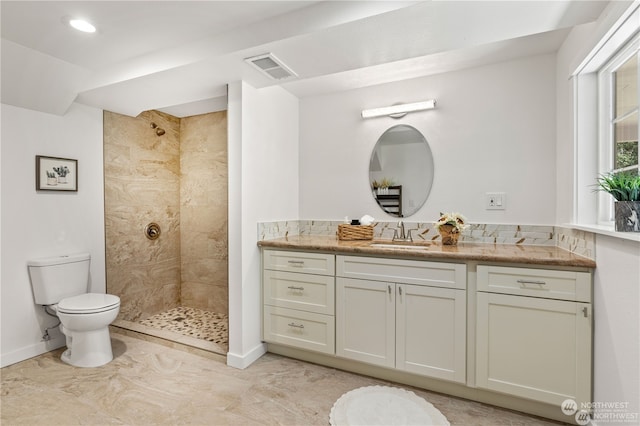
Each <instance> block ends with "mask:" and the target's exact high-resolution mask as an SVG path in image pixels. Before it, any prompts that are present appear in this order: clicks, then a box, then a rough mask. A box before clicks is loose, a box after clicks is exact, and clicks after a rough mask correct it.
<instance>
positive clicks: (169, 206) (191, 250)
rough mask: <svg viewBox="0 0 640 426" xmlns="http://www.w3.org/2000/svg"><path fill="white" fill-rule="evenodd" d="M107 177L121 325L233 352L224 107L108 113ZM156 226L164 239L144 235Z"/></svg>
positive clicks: (112, 272)
mask: <svg viewBox="0 0 640 426" xmlns="http://www.w3.org/2000/svg"><path fill="white" fill-rule="evenodd" d="M104 182H105V237H106V269H107V292H108V293H111V294H115V295H117V296H119V297H120V299H121V308H120V315H119V317H118V319H117V320H116V321H115V322H114V325H115V326H118V327H122V328H125V329H129V330H133V331H136V332H142V333H145V334H149V335H152V336H156V337H160V338H164V339H168V340H174V341H178V342H180V343H186V344H191V345H193V346H198V347H201V348H203V349H207V350H211V351H214V352H220V353H226V351H227V347H228V332H227V323H228V319H227V318H228V276H227V270H228V268H227V115H226V112H225V111H222V112H215V113H209V114H203V115H197V116H192V117H184V118H177V117H173V116H171V115H168V114H165V113H162V112H159V111H146V112H143V113H141V114H140V115H139V116H138V117H135V118H133V117H128V116H124V115H120V114H116V113H112V112H108V111H105V112H104ZM152 223H155V224H157V225H158V227H159V228H160V235H159V237H158V238H157V239H149V238H148V237H147V235H146V233H145V228H146V227H147V226H148V225H149V224H152Z"/></svg>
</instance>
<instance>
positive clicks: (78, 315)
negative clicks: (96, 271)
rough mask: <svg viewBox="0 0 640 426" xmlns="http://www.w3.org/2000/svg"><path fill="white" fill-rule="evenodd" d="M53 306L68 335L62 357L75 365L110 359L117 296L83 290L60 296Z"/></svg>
mask: <svg viewBox="0 0 640 426" xmlns="http://www.w3.org/2000/svg"><path fill="white" fill-rule="evenodd" d="M52 308H53V309H54V310H55V311H56V314H57V315H58V318H59V319H60V322H61V326H60V330H61V331H62V333H63V334H64V335H65V336H66V339H67V350H66V351H64V353H63V354H62V357H61V359H62V361H64V362H66V363H68V364H70V365H73V366H76V367H99V366H101V365H104V364H107V363H108V362H110V361H111V360H112V359H113V352H112V350H111V338H110V337H109V324H111V323H112V322H113V321H114V320H115V319H116V317H117V316H118V312H119V311H120V298H119V297H118V296H114V295H112V294H100V293H85V294H81V295H79V296H73V297H67V298H65V299H62V300H61V301H60V302H59V303H58V304H57V305H53V306H52Z"/></svg>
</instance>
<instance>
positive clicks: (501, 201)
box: [485, 192, 507, 210]
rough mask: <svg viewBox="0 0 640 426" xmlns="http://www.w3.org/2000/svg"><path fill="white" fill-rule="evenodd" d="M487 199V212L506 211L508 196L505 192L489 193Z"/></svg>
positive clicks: (486, 195)
mask: <svg viewBox="0 0 640 426" xmlns="http://www.w3.org/2000/svg"><path fill="white" fill-rule="evenodd" d="M485 199H486V202H485V208H486V209H487V210H504V209H505V207H506V204H507V194H506V193H504V192H487V193H486V194H485Z"/></svg>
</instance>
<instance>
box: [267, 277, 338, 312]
mask: <svg viewBox="0 0 640 426" xmlns="http://www.w3.org/2000/svg"><path fill="white" fill-rule="evenodd" d="M334 280H335V278H334V277H333V276H328V275H311V274H299V273H296V272H281V271H268V270H265V271H264V276H263V283H264V303H265V304H267V305H272V306H281V307H284V308H291V309H299V310H303V311H307V312H317V313H319V314H328V315H334V313H335V309H334V294H335V285H334Z"/></svg>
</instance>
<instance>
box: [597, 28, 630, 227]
mask: <svg viewBox="0 0 640 426" xmlns="http://www.w3.org/2000/svg"><path fill="white" fill-rule="evenodd" d="M639 49H640V33H638V34H636V35H635V37H634V38H633V39H632V40H631V41H629V42H627V43H626V44H625V45H624V46H622V47H621V49H620V50H619V51H618V52H617V53H616V54H615V55H614V56H613V57H612V58H611V59H610V60H609V61H608V62H607V63H606V64H604V66H602V68H600V69H599V70H598V104H599V105H598V124H599V126H598V127H599V136H598V174H599V175H602V174H605V173H609V172H611V171H612V170H613V167H614V158H613V152H614V144H615V142H614V138H615V136H614V125H613V116H614V114H615V112H614V110H615V101H616V100H615V93H614V84H615V82H614V78H613V74H614V73H615V72H616V71H617V70H618V69H619V68H620V67H621V66H622V65H623V64H624V63H625V62H627V60H629V59H630V58H631V57H632V56H637V55H638V50H639ZM639 86H640V85H639ZM638 98H639V99H640V96H639V97H638ZM613 203H614V200H613V197H612V196H611V195H609V194H607V193H603V192H600V193H599V195H598V215H597V218H598V222H597V223H598V224H600V225H605V226H613Z"/></svg>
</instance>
